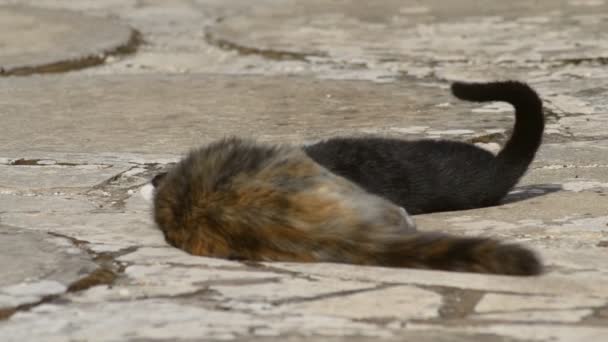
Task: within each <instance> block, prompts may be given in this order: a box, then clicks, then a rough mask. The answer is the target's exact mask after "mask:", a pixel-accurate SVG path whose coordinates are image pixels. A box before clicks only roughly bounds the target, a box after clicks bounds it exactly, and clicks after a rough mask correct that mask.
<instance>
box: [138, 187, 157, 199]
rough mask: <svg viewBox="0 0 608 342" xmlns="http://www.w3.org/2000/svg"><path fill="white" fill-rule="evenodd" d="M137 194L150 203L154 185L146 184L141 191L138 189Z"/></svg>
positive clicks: (152, 197)
mask: <svg viewBox="0 0 608 342" xmlns="http://www.w3.org/2000/svg"><path fill="white" fill-rule="evenodd" d="M139 194H140V195H141V197H143V199H145V200H146V201H148V202H152V200H153V199H154V185H152V184H151V183H148V184H146V185H144V186H142V187H141V189H139Z"/></svg>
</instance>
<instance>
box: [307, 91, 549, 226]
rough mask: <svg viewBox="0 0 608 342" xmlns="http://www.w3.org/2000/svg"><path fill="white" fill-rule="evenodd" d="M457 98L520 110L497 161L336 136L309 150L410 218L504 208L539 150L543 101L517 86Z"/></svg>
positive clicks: (457, 147) (427, 145)
mask: <svg viewBox="0 0 608 342" xmlns="http://www.w3.org/2000/svg"><path fill="white" fill-rule="evenodd" d="M452 93H453V94H454V95H455V96H456V97H458V98H459V99H462V100H468V101H476V102H486V101H504V102H508V103H510V104H511V105H513V106H514V107H515V126H514V128H513V133H512V135H511V137H510V139H509V140H508V141H507V143H506V145H505V146H504V148H503V149H502V150H501V151H500V152H499V153H498V155H497V156H494V155H493V154H492V153H490V152H488V151H486V150H484V149H482V148H479V147H477V146H475V145H473V144H468V143H463V142H457V141H447V140H413V141H406V140H399V139H389V138H378V137H364V138H349V137H343V138H340V137H338V138H331V139H329V140H326V141H321V142H318V143H316V144H313V145H310V146H306V147H304V149H305V151H306V153H307V154H308V156H309V157H311V158H312V159H313V160H315V161H316V162H317V163H319V164H321V165H323V166H324V167H326V168H327V169H329V170H330V171H332V172H334V173H336V174H339V175H341V176H343V177H345V178H347V179H349V180H351V181H352V182H355V183H357V184H358V185H360V186H361V187H363V188H364V189H366V190H367V191H369V192H371V193H374V194H376V195H379V196H382V197H384V198H387V199H389V200H391V201H393V202H394V203H396V204H397V205H399V206H402V207H404V208H405V209H406V210H407V211H408V212H409V213H411V214H421V213H430V212H437V211H448V210H462V209H472V208H480V207H486V206H490V205H495V204H498V202H499V201H500V200H501V199H502V198H503V197H504V196H505V195H506V194H507V193H508V192H509V190H511V188H513V186H515V184H516V183H517V182H518V181H519V179H520V177H521V176H522V175H523V174H524V173H525V172H526V170H527V168H528V166H529V165H530V163H531V162H532V160H533V159H534V155H535V153H536V151H537V149H538V147H539V146H540V144H541V140H542V135H543V129H544V122H545V121H544V116H543V112H542V101H541V100H540V98H539V97H538V95H537V94H536V92H535V91H534V90H533V89H532V88H530V87H529V86H528V85H526V84H524V83H520V82H514V81H505V82H490V83H462V82H456V83H454V84H453V85H452Z"/></svg>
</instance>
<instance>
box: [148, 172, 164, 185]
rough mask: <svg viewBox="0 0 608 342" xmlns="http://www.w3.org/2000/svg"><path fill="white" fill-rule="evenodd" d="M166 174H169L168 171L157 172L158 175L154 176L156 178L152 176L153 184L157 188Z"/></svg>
mask: <svg viewBox="0 0 608 342" xmlns="http://www.w3.org/2000/svg"><path fill="white" fill-rule="evenodd" d="M166 175H167V173H166V172H161V173H159V174H157V175H156V176H154V178H152V181H151V183H152V185H153V186H154V187H155V188H158V186H159V185H160V182H162V181H163V179H164V178H165V176H166Z"/></svg>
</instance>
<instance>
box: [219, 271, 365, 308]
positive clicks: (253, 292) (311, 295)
mask: <svg viewBox="0 0 608 342" xmlns="http://www.w3.org/2000/svg"><path fill="white" fill-rule="evenodd" d="M371 288H373V287H370V284H366V283H361V282H356V281H341V280H336V279H330V278H306V279H302V278H289V277H288V278H285V277H284V278H282V279H278V281H276V282H272V283H264V284H252V285H248V286H247V287H242V286H238V284H233V285H213V286H211V289H213V290H215V291H217V292H218V293H220V294H221V295H222V296H224V297H226V298H231V299H235V300H241V301H260V302H274V303H278V304H280V303H284V302H285V303H290V302H300V301H303V302H306V301H314V300H315V299H320V298H325V297H333V296H337V297H343V296H344V297H348V294H349V293H353V292H355V293H356V292H359V291H365V290H370V289H371ZM287 310H289V309H287Z"/></svg>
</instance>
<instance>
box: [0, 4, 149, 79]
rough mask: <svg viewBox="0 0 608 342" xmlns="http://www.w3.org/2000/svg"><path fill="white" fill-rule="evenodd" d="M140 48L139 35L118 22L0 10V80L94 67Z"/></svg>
mask: <svg viewBox="0 0 608 342" xmlns="http://www.w3.org/2000/svg"><path fill="white" fill-rule="evenodd" d="M15 32H19V33H18V34H15ZM137 44H138V36H137V33H136V32H135V31H133V30H132V29H131V28H130V27H128V26H127V25H125V24H123V23H121V22H120V21H118V20H116V19H110V18H100V17H92V16H88V15H84V14H81V13H77V12H72V11H66V10H52V9H43V8H34V7H21V6H0V46H2V50H0V76H5V75H28V74H35V73H45V72H62V71H68V70H73V69H80V68H84V67H88V66H93V65H96V64H100V63H103V61H104V60H105V58H106V57H107V56H108V55H112V54H119V53H126V52H132V51H133V50H134V49H135V47H136V46H137Z"/></svg>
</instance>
